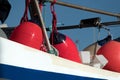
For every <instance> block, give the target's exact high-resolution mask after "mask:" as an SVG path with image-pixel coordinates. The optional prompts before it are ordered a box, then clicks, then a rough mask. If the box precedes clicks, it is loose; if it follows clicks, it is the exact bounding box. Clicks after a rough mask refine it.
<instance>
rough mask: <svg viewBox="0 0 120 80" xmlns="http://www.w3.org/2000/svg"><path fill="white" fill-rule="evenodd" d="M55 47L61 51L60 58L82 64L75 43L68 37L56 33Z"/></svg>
mask: <svg viewBox="0 0 120 80" xmlns="http://www.w3.org/2000/svg"><path fill="white" fill-rule="evenodd" d="M51 39H52V37H51V38H50V40H51ZM51 42H52V40H51ZM53 46H54V47H55V48H56V49H57V50H58V51H59V56H60V57H62V58H65V59H69V60H72V61H75V62H78V63H82V61H81V58H80V56H79V51H78V49H77V47H76V45H75V43H74V42H73V41H72V40H71V39H70V38H69V37H68V36H65V35H63V34H61V33H58V32H57V33H54V36H53Z"/></svg>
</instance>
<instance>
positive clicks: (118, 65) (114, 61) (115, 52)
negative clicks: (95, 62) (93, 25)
mask: <svg viewBox="0 0 120 80" xmlns="http://www.w3.org/2000/svg"><path fill="white" fill-rule="evenodd" d="M97 54H98V55H99V54H102V55H104V57H105V58H106V59H107V60H108V64H107V65H106V66H105V67H104V69H107V70H111V71H116V72H120V42H117V41H110V42H108V43H106V44H105V45H103V46H102V47H101V48H100V49H99V50H98V52H97Z"/></svg>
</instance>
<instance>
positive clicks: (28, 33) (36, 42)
mask: <svg viewBox="0 0 120 80" xmlns="http://www.w3.org/2000/svg"><path fill="white" fill-rule="evenodd" d="M10 40H13V41H16V42H19V43H21V44H24V45H27V46H30V47H32V48H36V49H40V45H41V44H42V42H43V34H42V30H41V28H40V27H39V26H38V25H37V24H35V23H32V22H23V23H21V24H20V25H19V26H17V27H16V28H15V30H14V31H13V32H12V34H11V36H10Z"/></svg>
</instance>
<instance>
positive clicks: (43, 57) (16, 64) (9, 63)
mask: <svg viewBox="0 0 120 80" xmlns="http://www.w3.org/2000/svg"><path fill="white" fill-rule="evenodd" d="M105 79H107V80H120V73H117V72H112V71H107V70H103V69H98V68H94V67H90V66H87V65H83V64H79V63H76V62H73V61H69V60H66V59H63V58H60V57H57V56H54V55H52V54H48V53H45V52H42V51H39V50H36V49H33V48H30V47H27V46H25V45H22V44H19V43H16V42H13V41H10V40H7V39H4V38H0V80H105Z"/></svg>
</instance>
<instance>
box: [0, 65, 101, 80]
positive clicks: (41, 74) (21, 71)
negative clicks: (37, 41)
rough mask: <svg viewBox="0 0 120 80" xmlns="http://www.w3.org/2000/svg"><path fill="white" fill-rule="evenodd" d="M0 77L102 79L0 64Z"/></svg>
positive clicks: (42, 79)
mask: <svg viewBox="0 0 120 80" xmlns="http://www.w3.org/2000/svg"><path fill="white" fill-rule="evenodd" d="M0 78H5V79H9V80H103V79H96V78H88V77H82V76H74V75H68V74H61V73H54V72H47V71H41V70H33V69H26V68H21V67H15V66H9V65H3V64H0Z"/></svg>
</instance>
